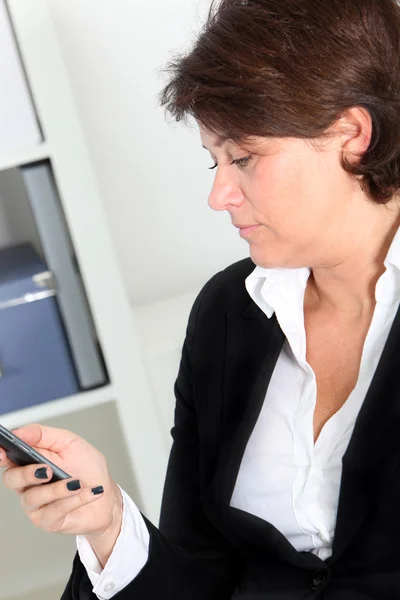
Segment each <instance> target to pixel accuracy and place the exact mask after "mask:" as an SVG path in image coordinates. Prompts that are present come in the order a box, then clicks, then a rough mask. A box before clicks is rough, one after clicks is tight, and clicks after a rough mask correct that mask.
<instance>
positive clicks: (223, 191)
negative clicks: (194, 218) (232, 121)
mask: <svg viewBox="0 0 400 600" xmlns="http://www.w3.org/2000/svg"><path fill="white" fill-rule="evenodd" d="M200 135H201V140H202V143H203V145H204V147H205V148H206V149H207V150H208V151H209V152H210V155H211V157H212V159H213V160H214V163H215V164H218V167H217V168H216V171H215V180H214V184H213V187H212V190H211V192H210V196H209V206H210V207H211V208H213V209H214V210H218V211H222V210H227V211H228V212H229V214H230V217H231V221H232V224H233V225H236V226H238V225H240V226H245V225H247V226H251V225H257V227H255V228H254V229H250V230H243V231H241V232H240V235H241V237H243V238H244V239H245V240H246V241H247V242H248V244H249V246H250V256H251V258H252V260H253V262H254V263H255V264H257V265H260V266H262V267H266V268H275V267H281V268H297V267H304V266H308V267H314V266H331V265H334V264H337V262H338V261H339V262H340V261H341V260H343V259H344V258H345V257H346V256H347V255H348V253H349V252H351V251H352V249H353V247H352V244H353V243H354V244H357V242H356V239H357V228H359V229H360V231H361V228H362V226H363V218H365V219H367V218H368V215H369V218H370V217H371V214H370V212H371V208H372V209H373V208H374V206H373V205H372V203H370V202H368V201H367V200H366V197H365V195H364V193H363V192H362V190H361V188H360V185H359V183H358V182H357V181H356V180H355V179H354V178H353V177H352V176H350V175H349V174H348V173H346V172H345V171H344V169H343V168H342V166H341V165H340V149H341V147H340V141H339V140H335V139H333V140H332V139H330V140H329V141H328V142H324V146H323V147H322V148H323V150H321V149H314V148H313V147H312V146H311V145H310V144H309V143H308V142H307V140H302V139H297V138H283V139H282V138H269V139H268V138H259V139H258V140H257V142H258V144H257V150H256V151H257V154H254V153H251V152H249V151H247V150H244V149H243V148H241V147H239V146H237V145H236V144H234V143H233V142H231V141H229V140H227V141H224V142H222V143H221V145H219V139H218V137H217V136H215V135H213V134H212V133H210V132H209V131H208V130H206V129H205V128H204V127H202V126H200ZM233 161H240V162H233ZM363 211H365V217H364V214H363ZM368 211H370V212H369V213H368ZM364 235H365V233H364Z"/></svg>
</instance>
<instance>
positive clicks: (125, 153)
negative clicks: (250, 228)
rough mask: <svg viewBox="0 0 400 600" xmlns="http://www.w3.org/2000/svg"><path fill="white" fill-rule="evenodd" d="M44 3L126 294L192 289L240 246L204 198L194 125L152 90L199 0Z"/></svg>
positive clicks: (183, 42) (203, 164) (144, 296)
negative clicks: (171, 115)
mask: <svg viewBox="0 0 400 600" xmlns="http://www.w3.org/2000/svg"><path fill="white" fill-rule="evenodd" d="M48 2H49V5H50V8H51V11H52V16H53V19H54V23H55V26H56V30H57V35H58V38H59V42H60V46H61V50H62V53H63V56H64V59H65V64H66V68H67V72H68V75H69V78H70V82H71V86H72V89H73V92H74V95H75V99H76V104H77V109H78V113H79V115H80V117H81V120H82V125H83V129H84V132H85V134H86V137H87V141H88V146H89V151H90V155H91V158H92V161H93V165H94V167H95V172H96V174H97V176H98V181H99V185H100V191H101V194H102V198H103V199H104V203H105V207H106V211H107V213H108V217H109V221H110V227H111V230H112V234H113V236H114V239H115V244H116V248H117V252H118V255H119V258H120V262H121V267H122V269H123V273H124V276H125V279H126V284H127V286H128V290H129V293H130V297H131V299H132V302H133V303H134V304H144V303H148V302H155V301H158V300H162V299H165V298H170V297H172V296H175V295H178V294H182V293H186V292H197V291H199V289H200V287H201V286H202V285H203V283H205V281H206V280H207V279H208V278H209V277H210V276H211V275H213V274H214V273H215V272H217V271H218V270H220V269H221V268H223V267H225V266H227V265H228V264H231V263H232V262H235V261H236V260H240V259H241V258H244V257H246V256H248V255H249V252H248V246H247V243H246V242H245V241H244V240H242V239H241V238H240V237H239V235H238V231H237V230H236V229H234V228H233V227H232V225H231V221H230V217H229V215H228V213H216V212H214V211H212V210H211V209H210V208H209V207H208V205H207V196H208V191H209V189H210V186H211V183H212V179H213V177H214V175H213V174H214V171H209V170H208V169H207V167H208V166H211V164H212V160H211V158H210V157H209V155H208V152H206V151H205V150H204V149H202V148H201V143H200V138H199V135H198V132H197V130H196V129H195V128H194V127H193V128H192V129H187V128H185V126H184V125H183V124H180V125H176V124H168V123H166V122H165V120H164V112H163V110H162V109H161V108H159V107H158V106H157V94H158V92H159V90H160V88H161V87H162V83H163V81H164V79H162V78H161V74H160V69H162V68H163V67H164V66H165V63H166V61H167V59H168V57H170V56H171V54H172V53H173V51H175V50H181V49H183V48H184V47H187V46H188V44H190V41H191V39H192V38H193V36H194V33H195V32H196V31H198V30H199V27H200V25H201V24H202V22H203V19H204V16H205V14H206V11H207V9H208V7H209V0H153V1H152V2H147V1H142V0H69V1H68V2H62V1H61V0H48ZM106 279H107V277H106V274H105V285H106Z"/></svg>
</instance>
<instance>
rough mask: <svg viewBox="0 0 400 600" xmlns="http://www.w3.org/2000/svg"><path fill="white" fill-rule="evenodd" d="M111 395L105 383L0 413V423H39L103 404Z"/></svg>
mask: <svg viewBox="0 0 400 600" xmlns="http://www.w3.org/2000/svg"><path fill="white" fill-rule="evenodd" d="M113 396H114V394H113V387H112V385H106V386H103V387H101V388H98V389H96V390H90V391H87V392H81V393H79V394H75V395H73V396H68V397H67V398H61V399H59V400H52V401H51V402H45V403H43V404H37V405H35V406H30V407H29V408H24V409H22V410H16V411H15V412H11V413H5V414H0V423H1V424H2V425H3V426H4V427H7V429H13V428H16V427H21V426H22V425H27V424H28V423H40V422H42V421H45V420H47V419H51V418H54V417H60V416H63V415H66V414H69V413H72V412H74V411H79V410H83V409H84V408H91V407H93V406H99V405H101V404H105V403H106V402H110V401H112V400H115V398H114V397H113Z"/></svg>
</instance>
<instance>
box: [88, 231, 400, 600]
mask: <svg viewBox="0 0 400 600" xmlns="http://www.w3.org/2000/svg"><path fill="white" fill-rule="evenodd" d="M384 264H385V267H386V271H385V272H384V273H383V274H382V275H381V277H380V278H379V280H378V282H377V284H376V288H375V298H376V306H375V311H374V315H373V318H372V322H371V325H370V328H369V330H368V334H367V337H366V339H365V343H364V348H363V353H362V358H361V364H360V372H359V377H358V381H357V384H356V386H355V388H354V390H353V391H352V392H351V394H350V395H349V397H348V399H347V401H346V402H345V404H344V405H343V406H342V408H341V409H340V410H339V411H338V412H337V413H336V414H335V415H333V416H332V417H331V418H330V419H329V421H328V422H327V423H326V424H325V426H324V427H323V429H322V431H321V433H320V435H319V437H318V439H317V442H316V444H315V445H314V435H313V415H314V409H315V403H316V380H315V374H314V372H313V370H312V368H311V367H310V365H309V364H308V363H307V361H306V333H305V328H304V312H303V303H304V293H305V288H306V284H307V280H308V277H309V276H310V274H311V270H310V269H309V268H308V267H304V268H299V269H264V268H262V267H256V268H255V269H254V271H253V272H252V273H251V274H250V275H249V276H248V277H247V279H246V281H245V285H246V289H247V291H248V293H249V295H250V296H251V298H252V299H253V300H254V302H255V303H256V304H257V305H258V306H259V307H260V308H261V310H262V311H263V312H264V313H265V314H266V316H267V317H268V318H271V317H272V315H273V314H274V312H275V313H276V318H277V319H278V322H279V325H280V327H281V329H282V331H283V332H284V334H285V336H286V340H285V343H284V345H283V347H282V351H281V354H280V356H279V359H278V361H277V363H276V366H275V369H274V372H273V374H272V378H271V381H270V383H269V386H268V390H267V392H266V397H265V401H264V404H263V407H262V409H261V412H260V415H259V418H258V420H257V423H256V425H255V427H254V429H253V431H252V434H251V436H250V438H249V440H248V443H247V446H246V449H245V452H244V455H243V459H242V462H241V465H240V469H239V473H238V477H237V480H236V484H235V488H234V491H233V494H232V498H231V502H230V504H231V506H233V507H236V508H240V509H241V510H244V511H247V512H249V513H253V514H255V515H257V516H258V517H260V518H262V519H264V520H266V521H268V522H269V523H272V525H274V526H275V527H276V528H277V529H278V530H279V531H280V532H281V533H283V535H285V537H286V538H287V539H288V540H289V542H290V543H291V544H292V545H293V546H294V548H296V550H298V551H309V552H312V553H313V554H316V555H317V556H319V557H320V558H321V559H322V560H325V559H326V558H328V557H329V556H331V554H332V541H333V536H334V532H335V524H336V513H337V508H338V501H339V490H340V481H341V475H342V457H343V455H344V453H345V451H346V449H347V446H348V444H349V441H350V438H351V435H352V432H353V428H354V425H355V421H356V418H357V415H358V413H359V411H360V408H361V406H362V404H363V401H364V398H365V396H366V393H367V391H368V388H369V385H370V383H371V380H372V377H373V375H374V373H375V370H376V367H377V365H378V362H379V359H380V357H381V354H382V351H383V348H384V345H385V343H386V340H387V337H388V335H389V332H390V328H391V326H392V324H393V321H394V318H395V315H396V312H397V308H398V303H399V300H400V229H399V230H398V231H397V233H396V235H395V237H394V239H393V241H392V244H391V246H390V249H389V251H388V254H387V257H386V259H385V263H384ZM123 497H124V518H123V525H122V530H121V534H120V536H119V538H118V540H117V543H116V546H115V548H114V550H113V553H112V555H111V557H110V559H109V561H108V563H107V565H106V566H105V569H104V570H103V571H102V570H101V567H100V564H99V562H98V560H97V558H96V556H95V554H94V552H93V550H92V549H91V547H90V545H89V543H88V542H87V540H86V538H84V537H82V536H78V538H77V545H78V551H79V554H80V558H81V561H82V563H83V564H84V566H85V568H86V570H87V572H88V575H89V578H90V580H91V582H92V584H93V586H94V589H93V592H94V593H95V594H96V595H97V596H98V598H100V600H108V599H109V598H111V597H112V596H114V595H115V594H116V593H117V592H119V591H120V590H121V589H123V588H124V587H125V586H126V585H128V583H129V582H130V581H132V579H134V577H135V576H136V575H137V574H138V573H139V571H140V570H141V569H142V567H143V566H144V564H145V563H146V561H147V558H148V547H149V534H148V530H147V527H146V525H145V523H144V521H143V519H142V517H141V515H140V513H139V511H138V509H137V507H136V506H135V504H134V502H133V501H132V500H131V498H129V496H128V495H127V494H126V493H125V492H123Z"/></svg>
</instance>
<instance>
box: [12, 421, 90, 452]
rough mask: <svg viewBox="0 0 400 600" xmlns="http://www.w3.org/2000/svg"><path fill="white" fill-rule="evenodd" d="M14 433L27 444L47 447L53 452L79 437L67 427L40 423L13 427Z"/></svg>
mask: <svg viewBox="0 0 400 600" xmlns="http://www.w3.org/2000/svg"><path fill="white" fill-rule="evenodd" d="M12 433H14V434H15V435H16V436H17V437H19V438H20V439H21V440H23V441H24V442H25V443H26V444H29V446H34V447H36V448H45V449H46V450H52V451H53V452H59V451H60V450H63V449H65V446H67V445H68V444H71V443H72V442H74V441H75V440H77V439H78V436H77V435H76V434H75V433H72V432H71V431H68V430H67V429H58V428H56V427H48V426H47V425H39V424H38V423H32V424H30V425H25V426H24V427H18V428H17V429H13V430H12Z"/></svg>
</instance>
